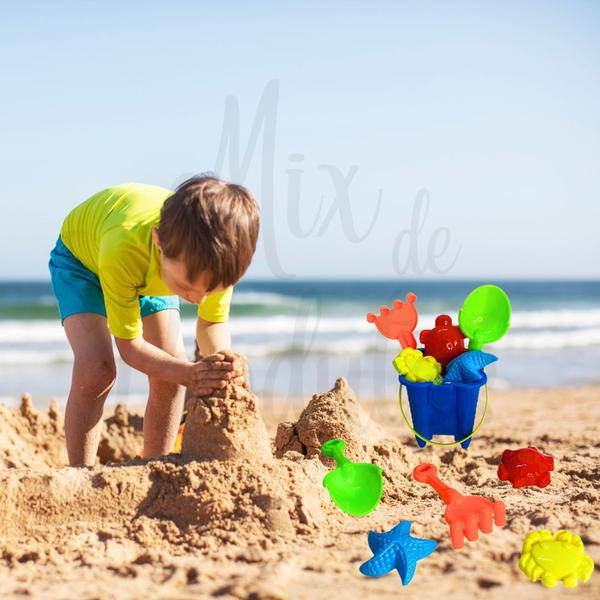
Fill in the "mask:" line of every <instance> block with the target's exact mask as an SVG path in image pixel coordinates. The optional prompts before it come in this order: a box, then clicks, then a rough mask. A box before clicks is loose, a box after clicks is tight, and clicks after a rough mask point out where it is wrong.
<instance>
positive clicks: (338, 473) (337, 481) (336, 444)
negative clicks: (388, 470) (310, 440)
mask: <svg viewBox="0 0 600 600" xmlns="http://www.w3.org/2000/svg"><path fill="white" fill-rule="evenodd" d="M345 449H346V443H345V442H344V440H329V441H327V442H325V443H324V444H323V446H322V447H321V452H322V453H323V455H324V456H329V457H330V458H333V459H334V460H335V462H336V464H337V467H336V468H335V469H333V471H330V472H329V473H327V475H325V477H324V478H323V486H324V487H325V488H326V489H327V491H328V492H329V494H330V496H331V499H332V500H333V501H334V502H335V503H336V504H337V505H338V507H339V508H341V509H342V510H343V511H344V512H346V513H348V514H349V515H352V516H353V517H362V516H363V515H367V514H369V513H370V512H371V511H372V510H375V508H376V507H377V505H378V504H379V501H380V500H381V494H382V493H383V477H382V476H381V467H378V466H377V465H370V464H368V463H353V462H352V461H351V460H348V459H347V458H346V457H345V456H344V450H345Z"/></svg>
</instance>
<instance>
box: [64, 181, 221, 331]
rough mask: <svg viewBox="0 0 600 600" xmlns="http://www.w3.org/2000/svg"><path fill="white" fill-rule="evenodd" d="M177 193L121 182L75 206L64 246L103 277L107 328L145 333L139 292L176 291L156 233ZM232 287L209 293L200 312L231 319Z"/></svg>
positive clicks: (66, 226) (208, 316)
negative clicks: (166, 275) (164, 270)
mask: <svg viewBox="0 0 600 600" xmlns="http://www.w3.org/2000/svg"><path fill="white" fill-rule="evenodd" d="M172 193H173V192H172V191H171V190H167V189H165V188H161V187H157V186H154V185H145V184H141V183H126V184H122V185H116V186H114V187H110V188H108V189H105V190H102V191H101V192H98V193H97V194H95V195H94V196H92V197H91V198H88V199H87V200H86V201H85V202H83V203H81V204H80V205H79V206H76V207H75V208H74V209H73V210H72V211H71V212H70V213H69V214H68V215H67V218H66V219H65V221H64V223H63V226H62V228H61V231H60V236H61V238H62V241H63V243H64V244H65V246H66V247H67V248H68V249H69V250H70V251H71V252H72V253H73V255H74V256H75V257H76V258H77V259H78V260H79V261H80V262H81V263H82V264H83V266H84V267H86V268H87V269H89V270H90V271H92V273H95V274H96V275H97V276H98V278H99V279H100V285H101V286H102V293H103V295H104V302H105V304H106V314H107V317H108V328H109V330H110V332H111V333H112V335H114V336H115V337H118V338H122V339H134V338H136V337H138V335H140V334H141V332H142V319H141V316H140V305H139V301H138V296H171V295H174V294H173V292H172V291H171V290H170V289H169V288H168V287H167V285H166V284H165V282H164V281H163V279H162V277H161V274H160V255H159V252H158V248H157V247H156V245H155V244H154V242H153V240H152V234H151V232H152V229H153V228H155V227H158V223H159V219H160V209H161V208H162V205H163V203H164V202H165V200H166V199H167V198H168V197H169V196H171V194H172ZM232 293H233V286H229V287H228V288H226V289H225V290H224V291H222V292H215V293H213V294H209V295H208V296H207V297H206V298H205V299H204V302H202V304H199V305H198V315H199V316H200V317H201V318H202V319H205V320H206V321H212V322H222V321H227V319H228V318H229V308H230V303H231V296H232Z"/></svg>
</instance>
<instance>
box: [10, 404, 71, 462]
mask: <svg viewBox="0 0 600 600" xmlns="http://www.w3.org/2000/svg"><path fill="white" fill-rule="evenodd" d="M67 462H68V461H67V451H66V447H65V436H64V430H63V419H62V416H61V415H60V413H59V411H58V407H57V405H56V402H52V403H51V404H50V408H49V410H48V414H43V413H41V412H39V411H37V410H36V409H35V408H33V405H32V403H31V396H30V395H29V394H24V395H23V397H22V398H21V406H20V407H19V408H18V409H17V410H14V411H13V410H10V409H8V408H6V406H4V405H0V467H2V468H21V467H26V468H30V469H43V468H45V467H56V466H62V465H65V464H67Z"/></svg>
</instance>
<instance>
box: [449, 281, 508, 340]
mask: <svg viewBox="0 0 600 600" xmlns="http://www.w3.org/2000/svg"><path fill="white" fill-rule="evenodd" d="M458 324H459V325H460V329H461V331H462V332H463V333H464V334H465V337H468V338H469V350H481V349H482V348H483V345H484V344H491V343H492V342H496V341H498V340H499V339H500V338H501V337H502V336H503V335H504V334H505V333H506V332H507V331H508V328H509V327H510V300H509V299H508V296H507V295H506V293H505V291H504V290H503V289H502V288H499V287H498V286H497V285H482V286H480V287H478V288H475V289H474V290H473V291H472V292H471V293H470V294H469V295H468V296H467V298H466V299H465V301H464V303H463V306H462V308H461V309H460V311H459V313H458Z"/></svg>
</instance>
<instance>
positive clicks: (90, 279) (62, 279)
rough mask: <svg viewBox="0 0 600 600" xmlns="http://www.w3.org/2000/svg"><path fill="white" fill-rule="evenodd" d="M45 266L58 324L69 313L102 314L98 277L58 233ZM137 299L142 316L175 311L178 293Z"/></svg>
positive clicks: (102, 301) (104, 308)
mask: <svg viewBox="0 0 600 600" xmlns="http://www.w3.org/2000/svg"><path fill="white" fill-rule="evenodd" d="M48 268H49V269H50V277H51V280H52V289H53V290H54V295H55V296H56V300H57V302H58V312H59V314H60V321H61V323H62V322H64V320H65V319H66V318H67V317H70V316H71V315H76V314H78V313H85V312H92V313H98V314H101V315H103V316H105V317H106V306H105V305H104V296H103V294H102V287H101V286H100V280H99V279H98V277H97V276H96V275H94V273H92V272H91V271H90V270H89V269H87V268H86V267H84V266H83V265H82V264H81V262H79V260H77V259H76V258H75V256H73V254H72V253H71V251H70V250H69V249H68V248H67V247H66V246H65V245H64V244H63V241H62V239H61V238H60V235H59V236H58V240H57V241H56V246H54V248H53V249H52V251H51V252H50V261H49V262H48ZM139 300H140V313H141V316H142V317H147V316H148V315H151V314H152V313H155V312H158V311H160V310H165V309H167V308H176V309H177V310H179V296H139Z"/></svg>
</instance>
